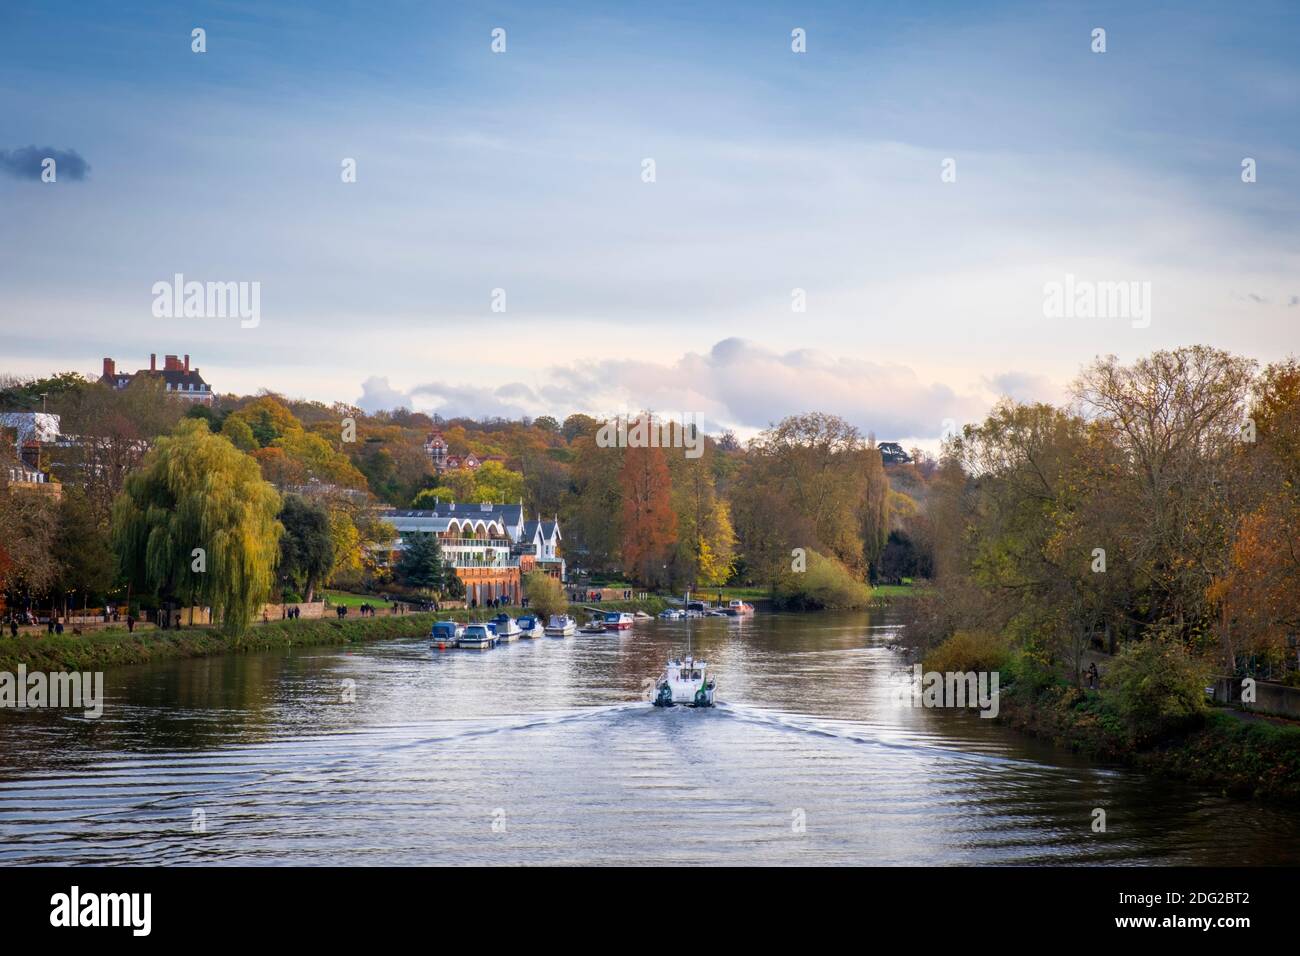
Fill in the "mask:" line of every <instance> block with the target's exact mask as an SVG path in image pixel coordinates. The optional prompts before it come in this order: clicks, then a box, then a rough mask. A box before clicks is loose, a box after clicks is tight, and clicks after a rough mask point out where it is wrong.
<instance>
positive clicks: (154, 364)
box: [149, 352, 158, 372]
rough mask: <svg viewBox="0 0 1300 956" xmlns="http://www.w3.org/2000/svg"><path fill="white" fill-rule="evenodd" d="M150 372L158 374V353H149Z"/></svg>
mask: <svg viewBox="0 0 1300 956" xmlns="http://www.w3.org/2000/svg"><path fill="white" fill-rule="evenodd" d="M149 371H151V372H156V371H158V353H157V352H150V353H149Z"/></svg>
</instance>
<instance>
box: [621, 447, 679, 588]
mask: <svg viewBox="0 0 1300 956" xmlns="http://www.w3.org/2000/svg"><path fill="white" fill-rule="evenodd" d="M618 477H619V487H620V488H621V490H622V515H623V522H622V531H623V535H622V542H621V548H620V554H621V555H622V558H623V568H624V570H625V571H627V573H628V574H630V575H632V577H633V578H635V579H636V580H637V581H640V582H642V583H644V584H650V585H661V584H665V583H667V572H666V565H667V563H668V560H669V558H670V557H671V555H672V549H673V546H674V545H675V544H676V542H677V516H676V514H674V512H673V507H672V499H671V493H672V483H671V480H670V478H669V474H668V462H667V461H666V460H665V459H664V452H663V449H662V448H657V447H656V448H644V447H637V448H628V449H626V450H625V452H624V454H623V464H622V467H621V468H620V469H619V476H618Z"/></svg>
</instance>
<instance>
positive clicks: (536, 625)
mask: <svg viewBox="0 0 1300 956" xmlns="http://www.w3.org/2000/svg"><path fill="white" fill-rule="evenodd" d="M515 623H516V624H518V625H519V636H520V637H526V638H529V639H535V638H538V637H545V636H546V628H544V627H542V619H541V618H540V617H538V616H537V615H535V614H524V615H522V616H520V617H518V618H516V619H515Z"/></svg>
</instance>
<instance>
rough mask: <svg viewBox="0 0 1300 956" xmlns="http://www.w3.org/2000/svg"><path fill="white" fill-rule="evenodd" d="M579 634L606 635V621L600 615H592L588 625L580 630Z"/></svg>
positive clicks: (584, 625)
mask: <svg viewBox="0 0 1300 956" xmlns="http://www.w3.org/2000/svg"><path fill="white" fill-rule="evenodd" d="M578 633H579V634H604V633H605V621H604V617H603V615H601V614H598V613H594V612H593V613H592V616H591V617H590V618H589V619H588V621H587V623H586V624H583V625H582V626H581V627H579V628H578Z"/></svg>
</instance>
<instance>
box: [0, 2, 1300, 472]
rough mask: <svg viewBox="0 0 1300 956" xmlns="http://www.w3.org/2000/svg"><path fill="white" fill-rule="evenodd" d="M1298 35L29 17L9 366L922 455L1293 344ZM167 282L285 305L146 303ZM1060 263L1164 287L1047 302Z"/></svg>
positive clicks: (3, 119) (793, 14)
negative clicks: (167, 369) (153, 373)
mask: <svg viewBox="0 0 1300 956" xmlns="http://www.w3.org/2000/svg"><path fill="white" fill-rule="evenodd" d="M706 6H707V9H702V8H703V7H706ZM195 28H202V29H203V30H204V31H205V40H206V51H205V52H202V53H196V52H194V50H193V49H192V47H193V42H194V41H193V34H192V31H193V30H194V29H195ZM1098 28H1100V29H1102V30H1104V31H1105V52H1095V51H1094V46H1095V45H1096V42H1097V41H1096V40H1095V38H1094V31H1095V30H1097V29H1098ZM494 30H504V31H505V32H504V42H505V49H504V51H503V52H494V50H493V48H492V47H493V31H494ZM795 30H801V31H803V34H802V36H803V37H804V41H805V49H806V52H802V53H797V52H795V51H794V50H793V49H792V45H793V44H794V42H795V41H794V40H793V39H792V31H795ZM1297 40H1300V4H1295V3H1288V2H1277V3H1270V2H1261V3H1254V4H1251V5H1249V6H1248V7H1244V8H1243V7H1240V6H1236V5H1232V4H1225V3H1196V2H1177V3H1142V4H1135V3H1131V2H1123V3H1099V4H1067V3H1060V4H1053V3H990V4H985V3H978V2H961V3H956V2H954V3H944V2H932V3H905V2H897V3H872V2H846V3H818V2H811V3H807V2H804V3H775V4H773V3H763V2H756V0H755V2H746V3H729V2H722V3H716V4H708V5H704V4H698V3H677V2H660V3H656V4H635V5H633V4H611V3H555V4H549V3H548V4H545V5H539V4H524V3H518V4H512V3H481V4H473V5H467V4H450V3H448V4H441V3H429V2H421V3H405V2H395V3H385V4H374V3H330V4H327V3H315V4H302V3H296V2H283V3H276V4H274V5H270V4H263V3H253V2H240V3H185V2H158V3H149V2H130V0H126V2H120V3H113V4H103V3H91V2H86V3H77V2H68V3H61V4H58V5H54V4H49V5H45V4H16V3H8V4H3V5H0V373H4V372H8V373H13V374H20V375H37V374H48V373H50V372H54V371H63V370H77V371H81V372H83V373H86V374H95V375H97V374H98V373H99V370H100V367H101V364H102V358H103V357H105V356H109V357H112V358H114V359H115V360H116V361H117V365H118V368H119V370H122V369H125V370H127V371H134V370H135V369H137V368H141V367H147V365H148V360H149V354H150V353H157V354H158V356H159V362H161V361H162V356H163V355H164V354H178V355H180V354H189V355H190V356H191V360H192V363H193V364H194V365H197V366H198V367H199V368H200V369H201V371H202V375H203V377H204V378H205V379H206V380H207V381H208V383H209V384H210V385H211V386H212V387H213V389H214V390H216V391H218V392H237V393H242V394H249V393H253V392H256V391H258V390H259V389H271V390H274V391H277V392H281V393H284V394H287V395H289V396H292V397H302V398H308V399H317V400H321V401H326V402H334V401H344V402H352V403H356V404H359V405H361V406H362V407H364V408H367V409H368V410H375V409H378V408H385V407H394V406H397V405H405V406H407V407H413V408H417V409H420V410H425V411H438V412H440V413H442V414H444V415H457V414H468V415H472V416H475V417H479V416H491V415H504V416H510V417H515V416H522V415H528V416H536V415H540V414H551V415H556V416H557V417H561V418H562V417H563V416H565V415H567V414H569V413H571V412H579V411H580V412H586V413H588V414H596V415H613V414H619V413H626V412H630V411H636V410H637V409H640V408H652V409H655V410H657V411H659V412H661V413H662V414H665V415H670V416H674V415H684V416H686V415H688V416H692V417H693V418H694V419H695V420H698V421H701V422H703V423H704V425H705V427H706V429H708V430H711V431H712V430H720V429H723V428H732V429H735V430H736V431H737V432H738V433H739V434H741V435H742V436H745V435H749V434H752V433H753V432H754V431H756V430H758V429H761V428H763V427H764V426H766V425H767V424H769V423H771V422H773V421H776V420H779V419H780V418H782V417H784V416H786V415H789V414H794V413H798V412H801V411H809V410H820V411H828V412H834V413H837V414H840V415H843V416H844V417H846V418H848V419H849V420H850V421H852V422H853V423H854V424H856V425H858V426H859V427H860V428H861V429H862V430H863V431H864V432H870V433H871V434H874V435H875V436H877V437H878V438H879V439H880V440H902V441H904V442H906V443H909V444H920V445H922V446H923V447H931V446H933V445H934V444H935V443H936V442H937V439H938V438H939V437H940V435H942V434H943V433H944V431H945V430H946V429H948V428H951V427H953V424H954V423H955V424H958V425H960V424H961V423H964V422H967V421H974V420H977V419H978V418H980V417H981V416H982V415H983V414H984V413H985V412H986V411H987V409H988V408H989V406H990V404H991V403H992V402H994V401H995V400H997V398H998V397H999V396H1002V395H1009V396H1010V397H1012V398H1015V399H1018V400H1022V401H1032V400H1050V401H1064V400H1065V399H1066V398H1067V396H1068V387H1069V383H1070V381H1071V380H1072V379H1073V378H1074V376H1075V375H1077V373H1078V371H1079V369H1080V368H1081V367H1082V366H1083V365H1085V364H1087V363H1088V362H1090V361H1091V360H1093V359H1094V358H1095V357H1096V356H1099V355H1108V354H1115V355H1118V356H1119V357H1120V358H1121V359H1124V360H1132V359H1135V358H1137V357H1139V356H1141V355H1143V354H1146V353H1149V352H1151V351H1153V350H1155V349H1161V348H1173V347H1177V346H1180V345H1188V344H1193V343H1204V344H1209V345H1213V346H1217V347H1221V348H1226V349H1230V350H1232V351H1235V352H1239V353H1242V354H1246V355H1249V356H1251V357H1253V358H1256V359H1258V360H1260V361H1261V362H1268V361H1274V360H1278V359H1280V358H1284V357H1286V356H1288V355H1290V354H1294V353H1297V352H1300V332H1298V331H1297V327H1298V325H1300V228H1297V224H1298V223H1300V215H1298V214H1300V149H1298V142H1297V141H1298V139H1300V123H1297V120H1298V119H1300V57H1297V56H1296V55H1295V49H1296V44H1297ZM46 157H50V158H53V159H55V161H56V167H55V168H56V170H57V178H56V181H54V182H43V181H42V179H41V160H42V159H44V158H46ZM1247 159H1251V160H1253V161H1254V163H1253V168H1254V181H1253V182H1244V181H1243V161H1245V160H1247ZM346 160H352V161H354V162H355V170H356V176H355V182H344V181H343V180H344V175H343V167H344V164H345V161H346ZM647 161H652V163H653V177H652V181H647V180H648V179H649V178H650V177H649V174H648V171H647V170H648V169H649V165H648V163H647ZM176 274H181V275H183V276H184V277H185V279H186V280H187V281H198V282H247V283H254V282H255V283H258V284H259V285H258V288H259V294H260V312H259V316H258V320H257V322H256V324H255V325H254V326H253V327H248V328H245V327H243V325H245V324H248V323H241V321H240V320H239V318H237V317H230V316H224V317H223V316H219V315H210V314H209V315H203V316H190V317H184V316H183V315H178V316H174V317H168V316H162V317H160V316H159V315H157V314H155V313H156V309H155V308H154V305H155V293H154V291H153V290H154V285H155V283H158V282H168V283H170V282H171V281H172V277H173V276H174V275H176ZM1066 276H1072V277H1074V278H1073V279H1072V280H1069V281H1071V282H1077V283H1084V284H1088V283H1092V284H1096V283H1139V286H1137V287H1135V288H1145V289H1147V290H1149V296H1150V308H1149V313H1148V314H1145V315H1142V316H1136V317H1135V316H1133V315H1130V314H1129V313H1127V312H1126V313H1123V314H1121V315H1118V316H1116V315H1107V314H1096V313H1095V312H1094V313H1088V312H1086V310H1082V309H1081V310H1080V313H1081V314H1076V313H1071V314H1068V315H1067V316H1062V315H1054V314H1048V313H1049V310H1048V309H1046V308H1045V305H1044V303H1045V298H1046V290H1047V288H1048V284H1050V283H1065V282H1066V281H1067V280H1066ZM1143 283H1145V284H1147V285H1145V286H1141V285H1140V284H1143ZM498 290H500V291H498ZM796 290H802V291H801V292H797V291H796ZM800 300H801V301H802V306H803V308H802V311H799V310H798V305H799V301H800ZM502 306H504V311H494V307H495V308H497V309H500V308H501V307H502Z"/></svg>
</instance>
